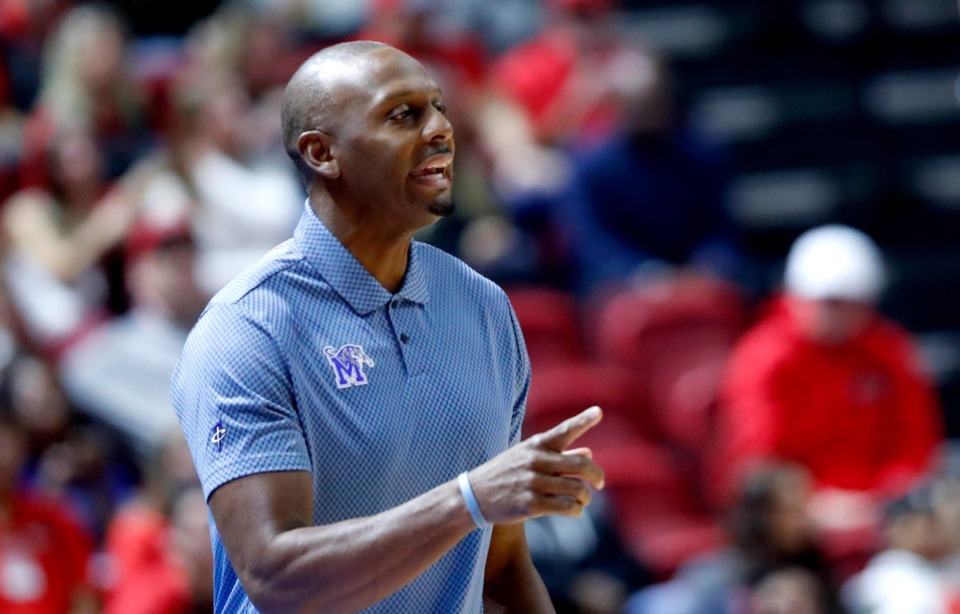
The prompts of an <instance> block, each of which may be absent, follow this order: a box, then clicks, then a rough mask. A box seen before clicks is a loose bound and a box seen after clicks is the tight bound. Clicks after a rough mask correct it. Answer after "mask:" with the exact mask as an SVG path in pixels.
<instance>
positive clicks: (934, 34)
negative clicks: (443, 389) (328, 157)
mask: <svg viewBox="0 0 960 614" xmlns="http://www.w3.org/2000/svg"><path fill="white" fill-rule="evenodd" d="M958 35H960V6H958V3H957V2H956V1H955V0H779V1H777V2H769V1H762V0H619V1H618V0H433V1H432V2H427V1H425V0H272V1H267V0H236V1H223V2H221V1H217V0H197V1H194V2H189V3H187V2H183V3H178V2H160V1H158V0H128V1H115V2H103V3H89V2H81V1H79V0H74V1H71V0H0V203H2V204H0V258H2V261H0V612H3V613H20V612H31V613H38V612H42V613H46V612H50V613H60V612H101V611H102V612H110V613H113V612H116V613H124V614H126V613H139V612H142V613H147V612H150V613H157V614H162V613H170V614H174V613H181V612H202V611H210V608H211V604H212V578H211V571H210V564H211V561H210V559H211V553H210V551H209V550H210V548H209V539H208V533H207V512H206V507H205V505H204V501H203V495H202V493H201V492H200V490H199V485H198V483H197V479H196V476H195V474H194V472H193V467H192V464H191V462H190V458H189V453H188V452H187V450H186V447H185V444H184V442H183V441H182V439H181V437H180V434H179V430H178V426H177V423H176V417H175V415H174V413H173V409H172V405H171V401H170V396H169V391H168V387H169V378H170V374H171V372H172V369H173V366H174V364H175V362H176V360H177V357H178V355H179V351H180V347H181V346H182V343H183V341H184V340H185V338H186V335H187V334H188V332H189V330H190V328H191V326H192V324H193V322H194V321H195V320H196V318H197V316H198V315H199V313H200V311H201V310H202V308H203V306H204V305H205V303H206V301H207V300H209V298H210V297H211V296H212V295H213V294H214V293H215V292H216V291H217V290H218V289H219V288H220V287H221V286H222V285H223V284H225V283H226V282H227V281H228V280H229V279H231V278H232V277H233V276H234V275H236V274H237V273H238V272H240V271H242V270H243V269H244V268H245V267H246V266H248V265H249V264H252V263H253V262H255V261H256V260H257V259H258V258H259V257H260V256H262V255H263V254H264V253H266V251H268V250H269V249H270V248H271V247H272V246H274V245H275V244H277V243H279V242H281V241H283V240H285V239H286V238H287V237H288V236H290V233H291V232H292V229H293V227H294V225H295V224H296V221H297V219H298V217H299V215H300V212H301V210H302V206H303V198H304V197H305V194H304V193H303V189H302V187H301V186H300V183H299V181H298V178H297V176H296V174H295V170H294V167H293V165H292V164H291V163H290V161H289V159H288V158H287V157H286V154H285V153H284V151H283V149H282V146H281V142H280V130H279V104H280V99H281V96H282V92H283V86H284V84H285V83H286V81H287V79H288V78H289V77H290V76H291V75H292V74H293V72H294V71H295V70H296V68H297V67H298V66H299V64H300V63H301V62H302V61H303V60H305V59H306V58H307V57H309V56H310V55H311V54H312V53H314V52H315V51H317V50H319V49H321V48H323V47H324V46H326V45H329V44H332V43H336V42H339V41H344V40H355V39H373V40H379V41H383V42H387V43H390V44H392V45H394V46H397V47H399V48H401V49H403V50H405V51H407V52H408V53H410V54H411V55H413V56H414V57H417V58H418V59H420V60H421V61H422V62H423V63H424V64H425V65H426V66H427V67H428V70H429V71H430V72H431V73H432V74H433V75H434V76H435V77H436V78H437V80H438V81H439V82H440V83H441V85H442V87H443V92H444V98H445V102H446V104H447V106H448V108H449V111H448V113H449V116H450V118H451V121H452V122H453V124H454V126H455V129H456V139H457V162H456V177H457V180H456V184H455V188H454V189H455V201H456V204H457V210H456V213H455V214H454V215H453V216H451V217H450V218H447V219H444V220H442V221H441V222H439V223H438V224H436V225H435V226H433V227H431V228H428V229H425V230H424V231H423V233H422V236H421V237H420V239H421V240H423V241H427V242H430V243H433V244H434V245H437V246H438V247H440V248H442V249H444V250H446V251H448V252H450V253H453V254H455V255H457V256H458V257H460V258H462V259H464V260H465V261H467V262H468V263H469V264H470V265H471V266H472V267H474V268H475V269H477V270H478V271H480V272H481V273H483V274H484V275H487V276H488V277H490V278H492V279H493V280H494V281H496V282H497V283H499V284H501V285H502V286H503V287H504V289H505V290H506V291H507V293H508V296H509V297H510V299H511V302H512V304H513V306H514V309H515V310H516V312H517V315H518V319H519V321H520V323H521V327H522V329H523V332H524V335H525V338H526V341H527V345H528V350H529V353H530V356H531V361H532V364H533V369H534V377H533V384H532V389H531V394H530V399H529V405H528V410H527V423H526V427H525V429H526V431H527V432H528V433H534V432H537V431H538V430H539V429H541V428H544V427H547V426H550V425H552V424H554V423H555V422H556V421H558V420H559V419H561V418H563V417H566V416H568V415H572V414H573V413H576V412H577V411H579V410H580V409H582V408H584V407H587V406H589V405H594V404H599V405H601V406H603V407H604V409H605V410H606V419H605V421H604V423H603V425H602V426H601V427H600V428H598V429H596V432H591V433H590V434H589V436H588V437H589V438H590V440H589V441H588V442H587V443H588V444H589V445H591V446H592V447H593V449H594V450H595V453H596V456H597V459H598V460H599V462H600V463H601V464H602V465H603V466H604V467H605V469H606V470H607V472H608V478H607V483H608V488H606V489H605V490H604V492H603V493H600V494H598V497H597V501H596V502H595V504H594V505H592V506H591V507H590V512H589V513H588V514H587V515H586V516H584V517H583V518H581V519H577V520H571V519H538V520H536V521H532V522H530V523H528V528H527V533H528V541H529V543H530V547H531V552H532V554H533V556H534V559H535V562H536V563H537V565H538V567H539V569H540V571H541V573H542V575H543V577H544V580H545V581H546V583H547V585H548V588H549V590H550V592H551V595H552V596H553V598H554V601H555V603H556V605H557V609H558V611H560V612H578V613H614V612H628V613H630V614H642V613H664V614H682V613H684V612H689V613H691V614H696V613H704V614H711V613H731V614H738V613H744V614H753V613H755V614H778V613H782V614H807V613H809V614H815V613H820V612H823V613H828V612H844V611H849V612H885V613H886V612H889V613H902V612H929V613H940V612H943V613H955V612H960V481H958V480H960V456H958V455H957V453H956V452H955V451H954V450H955V448H956V446H955V444H954V441H955V440H956V439H957V437H960V291H958V290H957V288H958V287H960V36H958Z"/></svg>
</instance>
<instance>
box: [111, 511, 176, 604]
mask: <svg viewBox="0 0 960 614" xmlns="http://www.w3.org/2000/svg"><path fill="white" fill-rule="evenodd" d="M170 531H171V527H170V522H169V521H168V520H167V519H166V518H165V517H164V516H163V515H162V514H160V513H159V512H157V511H154V510H152V509H150V508H148V507H146V506H142V505H132V506H129V507H127V508H125V509H123V510H121V511H120V512H118V513H117V515H116V516H115V517H114V519H113V521H112V522H111V523H110V529H109V532H108V534H107V552H108V554H109V555H110V558H111V562H112V564H113V568H114V570H115V572H116V578H115V582H116V583H115V585H114V586H113V588H112V590H111V591H109V593H108V595H107V600H106V604H105V606H104V609H103V611H104V614H175V613H177V612H187V611H189V610H190V607H191V603H192V601H191V600H192V596H191V594H190V583H189V578H188V577H187V572H186V570H184V568H183V566H182V565H181V564H180V562H179V561H178V560H177V559H176V557H175V556H174V555H173V553H172V548H171V547H170V540H171V536H170Z"/></svg>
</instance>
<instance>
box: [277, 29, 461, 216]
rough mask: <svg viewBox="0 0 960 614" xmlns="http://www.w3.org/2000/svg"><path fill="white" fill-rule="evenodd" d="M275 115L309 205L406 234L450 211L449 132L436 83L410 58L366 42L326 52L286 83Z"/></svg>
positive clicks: (450, 139) (450, 158) (450, 167)
mask: <svg viewBox="0 0 960 614" xmlns="http://www.w3.org/2000/svg"><path fill="white" fill-rule="evenodd" d="M281 119H282V124H283V139H284V147H285V148H286V150H287V153H288V154H289V155H290V157H291V158H292V159H293V161H294V163H295V164H296V165H297V168H298V169H299V171H300V173H301V176H302V177H303V179H304V183H305V184H306V186H307V190H308V192H309V193H310V195H311V198H312V199H313V200H314V201H316V200H318V199H320V198H327V199H328V200H330V201H332V203H333V204H334V205H335V207H336V208H337V209H338V210H340V211H342V212H344V213H345V214H347V215H349V216H354V217H356V218H357V219H370V218H368V217H367V216H368V214H370V213H375V214H377V217H378V218H379V219H390V220H391V221H392V223H394V224H397V225H400V226H401V227H403V228H405V229H406V228H411V229H416V228H420V227H422V226H425V225H428V224H430V223H432V222H433V221H435V220H436V219H437V217H440V216H444V215H447V214H449V213H450V212H451V211H452V209H453V204H452V200H451V187H452V180H453V151H454V143H453V128H452V126H451V125H450V122H449V121H447V118H446V117H445V116H444V107H443V103H442V101H441V95H440V88H439V86H438V85H437V83H436V81H434V80H433V79H432V78H431V77H430V76H429V75H428V74H427V72H426V71H425V70H424V68H423V66H421V65H420V63H419V62H417V61H416V60H414V59H413V58H412V57H410V56H409V55H407V54H405V53H403V52H401V51H398V50H397V49H394V48H393V47H390V46H388V45H384V44H381V43H374V42H368V41H359V42H351V43H342V44H339V45H334V46H332V47H328V48H326V49H324V50H323V51H320V52H319V53H317V54H316V55H314V56H312V57H311V58H310V59H309V60H307V61H306V62H305V63H304V64H303V65H302V66H301V67H300V69H299V70H298V71H297V72H296V74H294V76H293V77H292V78H291V79H290V82H289V83H288V84H287V88H286V91H285V92H284V98H283V109H282V117H281ZM313 204H314V206H315V207H317V206H318V203H317V202H314V203H313Z"/></svg>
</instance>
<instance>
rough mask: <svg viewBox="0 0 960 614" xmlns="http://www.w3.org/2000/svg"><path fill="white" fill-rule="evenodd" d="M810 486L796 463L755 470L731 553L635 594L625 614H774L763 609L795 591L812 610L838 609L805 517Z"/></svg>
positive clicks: (733, 516) (739, 499)
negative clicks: (803, 590)
mask: <svg viewBox="0 0 960 614" xmlns="http://www.w3.org/2000/svg"><path fill="white" fill-rule="evenodd" d="M810 486H811V481H810V476H809V474H808V473H807V472H806V471H805V470H804V469H802V468H800V467H798V466H796V465H789V464H770V465H764V466H757V467H754V469H753V471H751V472H750V473H749V474H748V475H747V476H745V479H744V481H743V483H742V486H741V488H739V489H738V492H737V495H736V502H735V504H734V506H733V508H732V510H731V512H730V516H729V528H730V538H731V546H730V548H729V549H727V550H724V551H721V552H718V553H715V554H712V555H707V556H705V557H703V558H700V559H697V560H693V561H691V562H689V563H687V564H686V565H685V566H684V567H682V568H681V569H680V570H679V571H678V572H677V574H676V575H675V577H674V578H673V579H672V580H670V581H669V582H666V583H662V584H658V585H654V586H652V587H649V588H646V589H644V590H642V591H640V592H639V593H637V594H636V595H634V597H632V598H631V600H630V601H629V602H628V603H627V607H626V609H625V612H626V614H735V613H740V612H751V613H753V612H755V611H756V612H761V611H762V612H779V611H783V610H776V609H770V608H769V607H768V604H772V603H776V602H778V601H793V600H794V597H793V595H794V594H795V593H796V592H797V590H796V589H797V587H803V588H806V589H808V593H809V594H808V595H807V598H808V599H807V600H806V603H807V604H808V605H809V604H811V603H812V604H813V605H814V606H815V608H814V609H812V610H810V612H836V611H839V610H838V604H837V603H836V601H837V600H836V598H835V596H834V587H833V584H832V581H831V578H830V570H829V569H828V568H827V565H826V563H825V560H824V558H823V556H822V554H821V552H820V549H819V547H818V544H817V542H816V536H815V534H814V531H813V525H812V523H811V519H810V517H809V515H808V513H807V504H808V497H809V494H810ZM798 601H799V600H798ZM750 607H754V609H749V608H750ZM765 608H766V609H765ZM786 611H790V612H793V610H786ZM799 611H800V612H804V614H806V612H807V611H808V610H799Z"/></svg>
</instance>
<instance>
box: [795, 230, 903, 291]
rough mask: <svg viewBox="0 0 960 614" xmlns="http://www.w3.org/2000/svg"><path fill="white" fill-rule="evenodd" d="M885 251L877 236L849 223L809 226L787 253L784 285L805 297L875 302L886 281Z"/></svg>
mask: <svg viewBox="0 0 960 614" xmlns="http://www.w3.org/2000/svg"><path fill="white" fill-rule="evenodd" d="M886 278H887V275H886V269H885V266H884V263H883V254H881V252H880V248H879V247H877V244H876V243H874V242H873V240H872V239H871V238H870V237H868V236H867V235H865V234H864V233H862V232H860V231H859V230H855V229H853V228H850V227H849V226H841V225H829V226H821V227H819V228H814V229H813V230H809V231H807V232H805V233H803V234H802V235H800V237H799V238H798V239H797V240H796V241H795V242H794V243H793V246H792V247H791V248H790V253H789V254H788V255H787V267H786V273H785V275H784V285H785V286H786V290H787V292H788V293H790V294H793V295H795V296H800V297H803V298H808V299H813V300H820V299H831V298H832V299H845V300H851V301H858V302H863V303H875V302H876V301H877V300H878V299H879V298H880V293H881V292H882V291H883V289H884V286H885V285H886Z"/></svg>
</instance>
